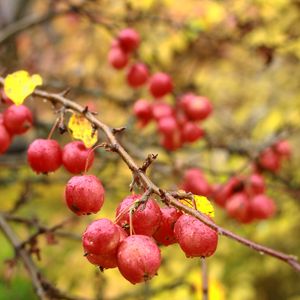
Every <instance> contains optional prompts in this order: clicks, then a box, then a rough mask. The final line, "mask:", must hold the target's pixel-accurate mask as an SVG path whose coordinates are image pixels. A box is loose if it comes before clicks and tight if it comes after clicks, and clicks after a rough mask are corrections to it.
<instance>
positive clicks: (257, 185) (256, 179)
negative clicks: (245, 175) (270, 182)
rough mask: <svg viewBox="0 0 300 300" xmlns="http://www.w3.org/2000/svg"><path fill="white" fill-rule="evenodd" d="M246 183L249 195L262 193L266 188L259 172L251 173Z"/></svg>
mask: <svg viewBox="0 0 300 300" xmlns="http://www.w3.org/2000/svg"><path fill="white" fill-rule="evenodd" d="M246 185H247V188H248V193H249V194H250V195H253V194H254V195H258V194H263V193H264V191H265V189H266V186H265V180H264V178H263V177H262V176H261V175H260V174H252V175H251V176H250V177H249V179H248V182H247V183H246Z"/></svg>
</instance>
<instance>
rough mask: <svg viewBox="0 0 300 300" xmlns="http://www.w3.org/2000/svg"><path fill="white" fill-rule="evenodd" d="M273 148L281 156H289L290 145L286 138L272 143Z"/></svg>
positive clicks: (290, 152)
mask: <svg viewBox="0 0 300 300" xmlns="http://www.w3.org/2000/svg"><path fill="white" fill-rule="evenodd" d="M274 150H275V152H276V153H277V154H278V155H279V156H281V157H285V158H289V157H290V156H291V154H292V148H291V145H290V143H289V142H288V141H286V140H282V141H279V142H277V143H276V144H275V145H274Z"/></svg>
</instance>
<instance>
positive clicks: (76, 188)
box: [65, 175, 104, 216]
mask: <svg viewBox="0 0 300 300" xmlns="http://www.w3.org/2000/svg"><path fill="white" fill-rule="evenodd" d="M65 200H66V203H67V205H68V207H69V208H70V209H71V210H72V211H73V212H74V213H75V214H77V215H78V216H80V215H86V214H91V213H94V214H95V213H97V212H98V211H99V210H100V209H101V207H102V205H103V202H104V188H103V186H102V183H101V181H100V180H99V179H98V178H97V177H96V176H94V175H82V176H73V177H72V178H71V179H70V180H69V181H68V183H67V185H66V189H65Z"/></svg>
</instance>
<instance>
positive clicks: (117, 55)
mask: <svg viewBox="0 0 300 300" xmlns="http://www.w3.org/2000/svg"><path fill="white" fill-rule="evenodd" d="M108 61H109V63H110V64H111V66H112V67H114V68H115V69H123V68H124V67H125V66H126V65H127V63H128V54H127V53H125V52H124V51H123V50H122V49H121V48H120V47H113V48H111V49H110V50H109V53H108Z"/></svg>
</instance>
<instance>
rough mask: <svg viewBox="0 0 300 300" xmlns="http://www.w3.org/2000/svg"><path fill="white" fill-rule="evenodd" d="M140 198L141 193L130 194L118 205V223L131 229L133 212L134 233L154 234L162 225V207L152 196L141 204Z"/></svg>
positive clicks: (128, 229)
mask: <svg viewBox="0 0 300 300" xmlns="http://www.w3.org/2000/svg"><path fill="white" fill-rule="evenodd" d="M140 199H141V195H130V196H127V197H126V198H125V199H124V200H123V201H122V202H121V203H120V204H119V205H118V207H117V210H116V220H117V224H118V225H120V226H121V227H123V228H124V229H126V230H127V231H130V228H129V227H130V214H131V218H132V227H133V228H131V230H132V231H133V233H135V234H142V235H148V236H152V235H153V233H154V232H155V231H156V230H157V228H158V227H159V225H160V221H161V212H160V207H159V206H158V204H157V203H156V201H155V200H153V199H151V198H149V199H148V200H147V202H146V203H142V204H140V205H139V203H138V201H139V200H140ZM130 210H131V211H130Z"/></svg>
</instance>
